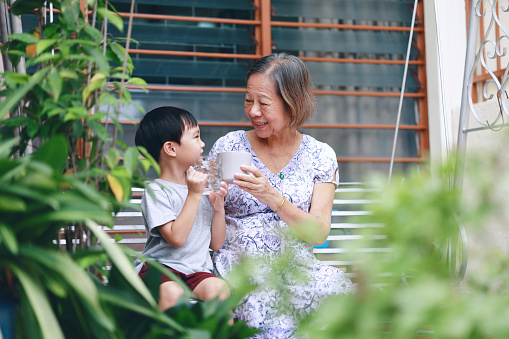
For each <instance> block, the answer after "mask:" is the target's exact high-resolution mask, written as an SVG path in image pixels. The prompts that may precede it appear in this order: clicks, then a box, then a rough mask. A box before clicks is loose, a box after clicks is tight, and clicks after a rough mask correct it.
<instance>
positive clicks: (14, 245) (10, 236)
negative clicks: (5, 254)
mask: <svg viewBox="0 0 509 339" xmlns="http://www.w3.org/2000/svg"><path fill="white" fill-rule="evenodd" d="M0 244H4V245H5V247H7V249H8V250H9V251H10V252H11V253H12V254H14V255H16V254H18V241H17V240H16V235H15V234H14V232H13V230H12V228H10V227H9V226H7V225H5V224H0Z"/></svg>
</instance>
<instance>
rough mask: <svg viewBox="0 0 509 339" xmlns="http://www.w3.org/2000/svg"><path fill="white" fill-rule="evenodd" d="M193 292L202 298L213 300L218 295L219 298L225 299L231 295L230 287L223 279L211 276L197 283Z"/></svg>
mask: <svg viewBox="0 0 509 339" xmlns="http://www.w3.org/2000/svg"><path fill="white" fill-rule="evenodd" d="M193 293H194V294H195V295H196V296H197V297H198V298H199V299H200V300H212V299H214V298H216V297H219V300H224V299H226V298H228V297H229V296H230V289H229V288H228V285H227V284H226V282H225V281H224V280H223V279H221V278H217V277H210V278H207V279H204V280H202V281H201V282H200V283H199V284H198V285H196V287H195V288H194V290H193Z"/></svg>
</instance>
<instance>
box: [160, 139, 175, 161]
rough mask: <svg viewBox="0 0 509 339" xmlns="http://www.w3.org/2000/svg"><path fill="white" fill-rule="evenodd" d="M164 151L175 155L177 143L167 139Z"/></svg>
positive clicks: (172, 155)
mask: <svg viewBox="0 0 509 339" xmlns="http://www.w3.org/2000/svg"><path fill="white" fill-rule="evenodd" d="M162 151H163V152H164V153H165V154H166V155H168V156H170V157H174V156H175V155H176V154H177V153H176V150H175V145H174V143H173V142H171V141H166V142H165V143H164V145H163V149H162Z"/></svg>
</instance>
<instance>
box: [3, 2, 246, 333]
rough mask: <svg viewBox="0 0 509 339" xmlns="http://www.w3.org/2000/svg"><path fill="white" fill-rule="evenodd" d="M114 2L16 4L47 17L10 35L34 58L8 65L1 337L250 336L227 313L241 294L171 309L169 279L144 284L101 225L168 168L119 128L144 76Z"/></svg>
mask: <svg viewBox="0 0 509 339" xmlns="http://www.w3.org/2000/svg"><path fill="white" fill-rule="evenodd" d="M50 4H52V5H53V7H54V8H55V9H56V10H58V11H57V12H56V13H55V20H54V22H52V23H50V22H48V21H46V20H45V18H44V17H45V15H46V6H48V7H49V5H50ZM81 6H84V7H86V8H81ZM106 6H107V5H106V4H105V2H103V1H102V0H98V1H85V2H82V1H78V0H66V1H56V0H55V1H33V0H16V1H15V2H13V3H12V5H11V7H10V10H11V13H12V14H16V15H21V14H28V13H30V14H29V15H35V16H37V19H38V20H37V22H38V26H37V27H36V28H34V29H33V30H32V31H30V32H24V33H16V34H11V35H10V36H9V37H8V38H9V41H7V42H6V43H5V44H3V45H2V53H4V55H7V56H8V58H9V60H10V61H11V62H12V64H13V66H14V67H15V68H17V67H19V66H20V63H21V62H23V58H24V59H25V60H26V68H27V69H28V72H27V74H23V73H17V72H15V71H5V72H3V73H2V74H1V75H0V99H1V100H0V310H2V312H5V313H2V314H7V315H9V316H5V317H4V316H2V317H0V330H1V331H0V338H1V337H2V334H3V335H5V336H7V335H9V337H8V338H7V339H11V337H15V338H51V339H54V338H94V339H95V338H133V339H138V338H161V337H171V338H234V337H235V338H243V337H246V336H248V335H249V334H250V333H253V331H251V330H249V329H247V328H246V326H245V324H244V323H242V322H239V323H237V324H236V325H235V326H228V325H227V322H228V320H229V319H230V317H231V312H230V310H231V308H232V307H233V305H234V303H235V300H238V298H241V297H242V296H241V295H240V294H237V295H236V296H235V297H232V298H231V299H228V300H227V301H224V302H218V301H217V300H213V301H210V302H203V303H199V304H198V305H189V299H183V300H182V302H181V303H180V304H179V307H178V308H176V309H175V310H171V312H170V311H168V312H161V311H160V310H159V309H158V308H157V302H156V298H155V297H157V294H156V293H157V291H154V288H156V289H157V287H158V284H157V283H155V284H154V283H152V284H148V285H145V284H144V283H143V281H142V280H141V279H140V278H139V277H138V276H137V274H136V272H135V271H134V267H133V262H132V258H131V255H132V253H131V252H129V251H128V250H127V249H125V248H123V247H122V246H120V245H118V244H116V243H114V242H111V238H110V237H109V236H108V235H107V234H106V233H105V232H104V231H103V230H102V226H112V225H113V223H114V219H113V214H112V213H116V212H118V211H120V210H122V209H133V210H139V206H137V205H135V204H132V203H130V199H131V187H133V186H134V187H144V186H145V180H146V177H145V176H146V174H147V171H148V170H149V169H150V168H153V169H154V170H155V171H156V172H157V171H158V170H159V167H158V165H157V163H156V162H155V161H154V160H153V159H152V157H150V155H148V153H147V152H146V151H145V150H144V149H137V148H135V147H128V146H127V145H126V144H124V143H123V142H122V141H121V140H119V137H121V136H122V133H123V129H122V124H121V118H122V117H123V118H124V120H125V119H131V118H129V117H128V116H126V115H124V114H123V112H122V110H123V108H124V107H127V106H129V105H135V104H134V103H133V102H132V100H131V96H130V92H129V90H127V89H126V87H125V85H133V86H138V87H139V88H143V86H144V85H145V82H144V81H143V80H142V79H139V78H133V77H131V76H130V75H131V73H132V67H133V65H132V61H131V59H130V57H129V54H128V53H126V50H125V48H124V47H123V45H122V44H121V43H120V42H119V41H118V40H116V39H114V38H112V37H107V38H105V37H104V36H103V30H104V25H105V24H106V20H107V21H109V22H110V23H111V24H114V25H116V26H117V28H118V29H119V30H122V28H123V27H122V25H123V24H122V19H121V17H120V16H119V15H118V14H116V12H115V9H114V8H112V7H111V5H109V6H110V7H106ZM19 69H23V67H19ZM139 109H140V110H142V111H143V109H142V108H141V107H139ZM139 152H141V153H142V154H143V155H144V156H145V157H144V158H141V157H140V156H139ZM106 266H111V270H107V269H106ZM235 298H237V299H235ZM4 307H8V309H7V310H6V311H4ZM190 314H192V316H190ZM11 316H12V317H11ZM193 317H194V318H193ZM7 318H9V319H7ZM13 322H15V333H14V334H12V333H13V330H12V328H11V326H12V325H13ZM7 328H10V329H11V330H10V331H11V332H7Z"/></svg>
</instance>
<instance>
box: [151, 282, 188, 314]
mask: <svg viewBox="0 0 509 339" xmlns="http://www.w3.org/2000/svg"><path fill="white" fill-rule="evenodd" d="M182 294H184V289H183V288H182V287H181V286H180V285H179V284H178V283H176V282H174V281H166V282H163V283H162V284H161V285H159V302H158V303H157V306H158V307H159V309H160V310H161V311H166V310H167V309H169V308H171V307H173V306H175V304H176V303H177V301H178V300H179V298H180V297H181V296H182Z"/></svg>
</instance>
